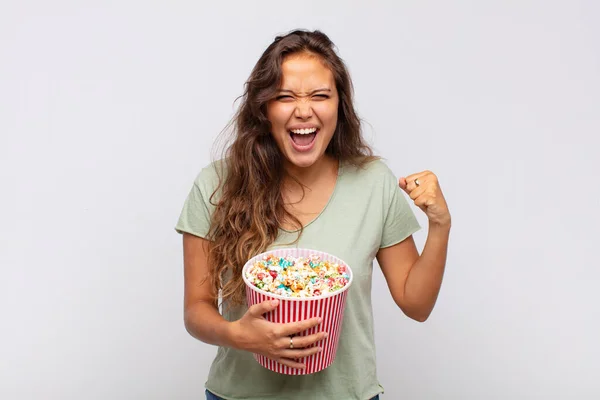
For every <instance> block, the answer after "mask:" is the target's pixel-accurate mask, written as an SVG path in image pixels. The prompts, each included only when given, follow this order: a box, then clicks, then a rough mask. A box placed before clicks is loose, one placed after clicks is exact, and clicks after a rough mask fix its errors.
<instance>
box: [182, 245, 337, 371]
mask: <svg viewBox="0 0 600 400" xmlns="http://www.w3.org/2000/svg"><path fill="white" fill-rule="evenodd" d="M208 243H209V242H208V241H207V240H206V239H202V238H200V237H197V236H194V235H190V234H187V233H184V234H183V257H184V279H185V293H184V310H185V311H184V321H185V328H186V330H187V331H188V332H189V334H190V335H192V336H193V337H195V338H196V339H198V340H200V341H202V342H205V343H208V344H212V345H216V346H222V347H232V348H234V349H238V350H245V351H249V352H253V353H258V354H262V355H264V356H266V357H268V358H270V359H272V360H275V361H278V362H280V363H281V364H283V365H287V366H289V367H292V368H305V367H306V366H305V365H304V364H302V363H301V362H298V361H297V360H299V359H302V358H305V357H307V356H310V355H312V354H316V353H317V352H319V351H321V348H320V347H319V346H315V347H309V346H312V345H313V344H315V343H317V342H318V341H320V340H323V339H324V338H325V337H326V336H327V332H319V333H315V334H313V335H306V336H302V337H299V338H298V339H296V340H294V347H293V348H290V347H289V343H290V338H289V336H290V335H295V334H298V333H300V332H304V331H306V330H308V329H311V328H313V327H315V326H317V325H319V324H320V323H321V321H320V319H319V318H310V319H306V320H303V321H298V322H291V323H286V324H277V323H273V322H269V321H267V320H266V319H265V318H264V316H263V314H265V313H267V312H269V311H272V310H274V309H275V308H277V306H278V305H279V302H278V301H263V302H262V303H259V304H255V305H253V306H252V307H250V308H249V309H248V311H247V312H246V313H245V314H244V315H243V316H242V318H240V319H239V320H237V321H234V322H229V321H227V320H226V319H225V318H223V317H222V316H221V314H220V313H219V309H218V307H217V303H216V302H215V301H214V299H213V297H212V296H211V289H210V279H208V277H209V273H210V272H209V268H208Z"/></svg>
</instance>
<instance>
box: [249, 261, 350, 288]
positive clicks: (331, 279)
mask: <svg viewBox="0 0 600 400" xmlns="http://www.w3.org/2000/svg"><path fill="white" fill-rule="evenodd" d="M246 278H247V279H248V281H250V283H252V284H253V285H254V286H255V287H257V288H258V289H261V290H263V291H265V292H269V293H273V294H277V295H280V296H285V297H315V296H324V295H327V294H329V293H332V292H335V291H338V290H340V289H342V288H343V287H345V286H346V285H347V284H348V281H349V279H350V277H349V276H348V271H347V268H346V267H345V266H343V265H340V264H337V263H333V262H331V261H321V258H320V257H319V256H317V255H311V256H309V257H298V258H296V257H292V256H288V257H285V258H284V257H276V256H274V255H273V254H267V255H265V256H263V257H262V259H261V260H259V261H257V262H255V263H254V264H253V265H252V266H250V267H249V268H248V269H247V270H246Z"/></svg>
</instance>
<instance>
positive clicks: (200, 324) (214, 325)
mask: <svg viewBox="0 0 600 400" xmlns="http://www.w3.org/2000/svg"><path fill="white" fill-rule="evenodd" d="M183 260H184V280H185V286H184V323H185V328H186V330H187V331H188V332H189V334H190V335H192V336H193V337H195V338H196V339H198V340H201V341H202V342H205V343H208V344H212V345H216V346H225V347H235V343H234V340H233V337H232V332H231V323H230V322H229V321H227V320H225V318H223V316H222V315H221V314H220V313H219V309H218V307H217V303H216V301H214V300H213V298H212V296H211V291H210V279H208V277H209V269H208V241H207V240H206V239H203V238H200V237H197V236H194V235H190V234H188V233H184V234H183Z"/></svg>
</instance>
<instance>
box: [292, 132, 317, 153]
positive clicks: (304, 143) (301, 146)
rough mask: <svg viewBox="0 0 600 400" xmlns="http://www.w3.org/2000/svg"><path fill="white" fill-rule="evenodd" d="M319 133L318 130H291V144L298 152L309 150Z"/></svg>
mask: <svg viewBox="0 0 600 400" xmlns="http://www.w3.org/2000/svg"><path fill="white" fill-rule="evenodd" d="M317 133H319V129H318V128H307V129H293V130H291V131H289V134H290V137H291V139H292V142H293V144H294V145H295V146H294V147H296V148H297V149H298V150H309V149H310V148H311V147H312V144H313V143H314V141H315V138H316V137H317Z"/></svg>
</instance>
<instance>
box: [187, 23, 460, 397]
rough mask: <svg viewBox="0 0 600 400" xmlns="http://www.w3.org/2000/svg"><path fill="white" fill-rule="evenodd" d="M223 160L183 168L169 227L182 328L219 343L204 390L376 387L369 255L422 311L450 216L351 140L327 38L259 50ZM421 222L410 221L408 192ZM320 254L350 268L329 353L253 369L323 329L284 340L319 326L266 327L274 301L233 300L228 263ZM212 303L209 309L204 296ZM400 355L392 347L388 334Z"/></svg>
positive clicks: (432, 187)
mask: <svg viewBox="0 0 600 400" xmlns="http://www.w3.org/2000/svg"><path fill="white" fill-rule="evenodd" d="M233 126H234V138H233V141H232V143H231V145H230V146H229V147H228V148H227V152H226V154H225V156H224V157H223V158H222V159H221V160H218V161H216V162H214V163H212V164H210V165H208V166H207V167H205V168H204V169H203V170H202V171H201V172H200V174H199V175H198V176H197V178H196V180H195V181H194V184H193V186H192V189H191V192H190V193H189V196H188V198H187V199H186V201H185V204H184V207H183V211H182V213H181V216H180V218H179V221H178V223H177V226H176V230H177V231H178V232H180V233H182V234H183V248H184V265H185V326H186V329H187V330H188V332H189V333H190V335H192V336H193V337H195V338H197V339H199V340H201V341H203V342H205V343H209V344H213V345H216V346H219V349H218V353H217V356H216V358H215V359H214V361H213V363H212V366H211V369H210V374H209V377H208V381H207V382H206V388H207V392H206V395H207V398H208V399H231V400H233V399H257V400H258V399H290V400H294V399H302V400H304V399H313V400H319V399H323V400H324V399H327V400H329V399H336V400H337V399H341V400H347V399H357V400H367V399H373V398H377V397H378V395H379V394H380V393H382V392H383V388H382V387H381V385H380V384H379V381H378V379H377V374H376V362H375V344H374V333H373V313H372V307H371V281H372V267H373V260H374V259H375V258H377V261H378V263H379V265H380V266H381V269H382V271H383V274H384V276H385V279H386V281H387V284H388V286H389V289H390V292H391V294H392V296H393V299H394V301H395V302H396V304H397V305H398V307H399V308H400V309H401V310H402V311H403V312H404V314H406V315H407V316H408V317H410V318H412V319H414V320H417V321H425V320H426V319H427V318H428V316H429V315H430V313H431V311H432V309H433V307H434V305H435V302H436V299H437V296H438V293H439V290H440V286H441V282H442V276H443V272H444V267H445V261H446V252H447V246H448V237H449V232H450V223H451V218H450V213H449V211H448V207H447V205H446V202H445V200H444V196H443V195H442V192H441V189H440V186H439V184H438V180H437V178H436V176H435V175H434V174H433V173H431V172H429V171H424V172H419V173H415V174H412V175H409V176H407V177H405V178H400V179H399V180H397V179H396V177H395V176H394V174H393V173H392V172H391V170H390V169H389V168H388V167H387V166H386V165H385V164H384V163H383V162H382V161H381V160H379V159H378V158H377V157H374V156H373V155H372V151H371V149H370V148H369V147H368V146H367V145H366V143H365V142H364V140H363V138H362V137H361V129H360V121H359V118H358V117H357V114H356V112H355V110H354V106H353V92H352V83H351V80H350V76H349V74H348V71H347V69H346V67H345V65H344V63H343V61H342V60H341V59H340V57H339V56H338V55H337V54H336V52H335V50H334V45H333V43H332V42H331V41H330V40H329V38H328V37H327V36H326V35H325V34H323V33H321V32H319V31H315V32H307V31H293V32H291V33H289V34H287V35H285V36H280V37H277V38H276V39H275V41H274V42H273V43H272V44H271V45H270V46H269V47H268V48H267V49H266V50H265V52H264V53H263V54H262V56H261V57H260V59H259V60H258V62H257V64H256V66H255V67H254V69H253V71H252V73H251V75H250V78H249V79H248V81H247V82H246V90H245V93H244V96H243V98H242V102H241V105H240V108H239V111H238V113H237V115H236V118H235V124H234V125H233ZM401 189H402V190H404V192H405V193H406V195H407V196H408V197H410V199H411V200H412V201H414V204H416V205H417V206H418V207H419V208H420V209H421V210H423V211H424V212H425V214H426V215H427V217H428V220H429V226H428V236H427V241H426V244H425V246H424V249H423V251H422V254H419V253H418V251H417V249H416V247H415V243H414V241H413V239H412V234H413V233H414V232H416V231H417V230H418V229H419V228H420V226H419V224H418V223H417V220H416V218H415V216H414V214H413V212H412V209H411V208H410V206H409V202H408V199H407V198H406V197H405V195H404V194H403V192H402V190H401ZM290 245H292V246H296V247H303V248H311V249H315V250H321V251H325V252H327V253H330V254H334V255H336V256H338V257H340V258H341V259H343V260H344V261H346V262H347V263H348V264H349V265H351V267H352V270H353V273H354V281H353V284H352V288H351V290H350V291H349V293H348V298H347V305H346V312H345V315H344V321H343V326H342V332H341V336H340V340H339V347H338V351H337V356H336V360H335V362H334V363H333V364H332V365H331V366H330V367H328V368H326V369H325V370H323V371H320V372H318V373H315V374H310V375H300V376H288V375H283V374H278V373H275V372H272V371H270V370H268V369H266V368H263V367H262V366H260V365H259V364H258V363H257V362H256V361H255V360H254V358H253V356H252V353H259V354H262V355H264V356H266V357H269V358H271V359H273V360H276V361H278V362H280V363H282V364H284V365H288V366H291V367H296V368H303V367H304V365H303V364H302V363H301V362H300V361H301V359H302V358H303V357H305V356H308V355H311V354H314V353H315V352H317V351H319V347H318V346H317V347H310V348H308V346H310V345H312V344H314V343H316V342H318V341H320V340H322V339H323V338H324V335H325V334H326V333H319V334H316V335H313V336H301V337H294V338H293V345H292V346H291V343H292V340H291V339H290V337H291V336H293V335H294V334H297V333H300V332H302V331H304V330H306V329H308V328H311V327H313V326H315V325H317V324H318V323H319V321H318V320H316V319H309V320H305V321H300V322H296V323H290V324H276V323H270V322H268V321H266V319H264V318H263V314H264V313H266V312H269V311H271V310H273V309H275V308H276V307H277V306H278V304H277V302H269V301H267V302H264V303H261V304H258V305H255V306H252V307H250V308H247V306H246V305H245V300H244V299H245V291H244V283H243V280H242V276H241V269H242V267H243V266H244V264H245V262H246V261H247V260H248V259H249V258H251V257H252V256H254V255H256V254H258V253H261V252H263V251H267V250H270V249H274V248H277V247H282V246H290ZM219 294H220V296H221V299H222V304H221V311H220V308H219V304H218V299H219ZM389 345H390V350H391V351H395V352H399V353H400V352H402V343H390V344H389Z"/></svg>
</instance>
